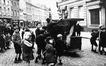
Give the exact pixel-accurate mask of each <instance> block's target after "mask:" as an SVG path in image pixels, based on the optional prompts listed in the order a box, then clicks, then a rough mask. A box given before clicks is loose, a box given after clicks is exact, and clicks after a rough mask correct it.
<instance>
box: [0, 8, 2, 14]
mask: <svg viewBox="0 0 106 66" xmlns="http://www.w3.org/2000/svg"><path fill="white" fill-rule="evenodd" d="M1 11H2V8H1V7H0V15H1Z"/></svg>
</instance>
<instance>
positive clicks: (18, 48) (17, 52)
mask: <svg viewBox="0 0 106 66" xmlns="http://www.w3.org/2000/svg"><path fill="white" fill-rule="evenodd" d="M14 48H15V53H16V54H21V53H22V50H21V45H19V44H17V43H15V42H14Z"/></svg>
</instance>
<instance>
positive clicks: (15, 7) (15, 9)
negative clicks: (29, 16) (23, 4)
mask: <svg viewBox="0 0 106 66" xmlns="http://www.w3.org/2000/svg"><path fill="white" fill-rule="evenodd" d="M11 3H12V6H11V10H12V19H13V20H19V0H11Z"/></svg>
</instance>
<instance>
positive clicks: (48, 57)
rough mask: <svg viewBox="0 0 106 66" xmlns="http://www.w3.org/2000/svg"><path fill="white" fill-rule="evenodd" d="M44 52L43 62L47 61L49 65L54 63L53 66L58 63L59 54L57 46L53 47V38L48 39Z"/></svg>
mask: <svg viewBox="0 0 106 66" xmlns="http://www.w3.org/2000/svg"><path fill="white" fill-rule="evenodd" d="M43 54H44V59H43V63H47V65H49V64H52V66H55V64H56V63H57V56H56V51H55V48H54V47H53V39H49V40H48V42H47V45H46V47H45V52H44V53H43Z"/></svg>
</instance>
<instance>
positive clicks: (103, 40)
mask: <svg viewBox="0 0 106 66" xmlns="http://www.w3.org/2000/svg"><path fill="white" fill-rule="evenodd" d="M100 46H101V47H102V50H101V52H102V54H103V53H105V54H106V51H105V50H104V48H106V28H103V29H102V32H101V34H100Z"/></svg>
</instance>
